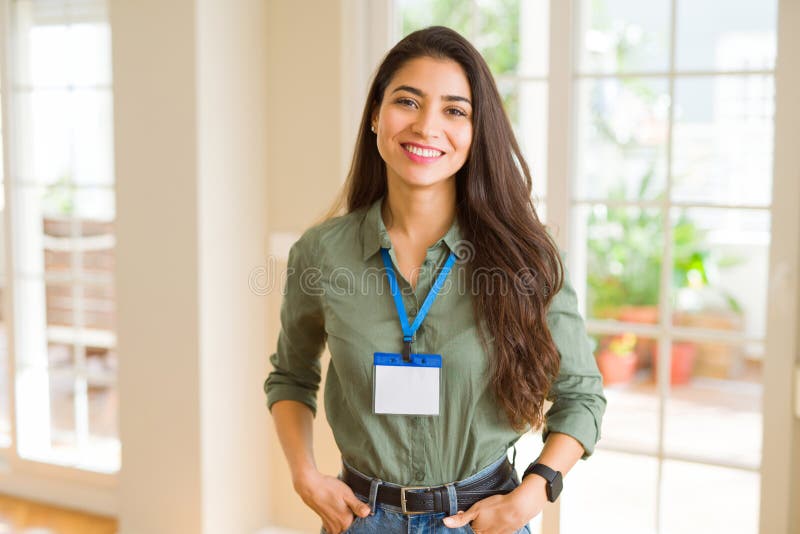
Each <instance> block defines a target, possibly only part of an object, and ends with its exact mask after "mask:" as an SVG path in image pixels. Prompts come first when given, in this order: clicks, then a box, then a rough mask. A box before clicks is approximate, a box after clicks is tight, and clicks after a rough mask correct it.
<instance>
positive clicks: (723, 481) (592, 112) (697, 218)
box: [394, 0, 777, 534]
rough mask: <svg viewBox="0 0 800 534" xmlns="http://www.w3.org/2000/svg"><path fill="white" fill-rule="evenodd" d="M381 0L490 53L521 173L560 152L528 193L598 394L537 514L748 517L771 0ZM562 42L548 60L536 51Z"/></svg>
mask: <svg viewBox="0 0 800 534" xmlns="http://www.w3.org/2000/svg"><path fill="white" fill-rule="evenodd" d="M394 5H395V15H396V19H395V20H396V21H397V24H396V35H395V37H396V38H400V37H401V36H402V35H405V34H407V33H409V32H410V31H412V30H414V29H417V28H420V27H424V26H427V25H431V24H443V25H447V26H450V27H453V28H454V29H456V30H458V31H460V32H462V34H464V35H465V36H466V37H468V38H469V39H470V40H471V41H472V42H473V43H474V44H475V45H476V47H477V48H478V49H479V50H481V52H482V53H484V54H485V57H486V58H487V60H488V62H489V63H490V67H491V68H492V70H493V72H494V74H495V77H496V80H497V82H498V85H499V86H500V87H501V90H502V91H503V93H504V95H506V99H505V103H506V111H507V112H508V113H509V115H510V116H511V118H512V121H513V122H514V125H515V128H516V130H517V133H518V135H519V136H520V137H521V138H522V142H523V146H524V150H525V153H526V157H527V159H528V162H529V164H531V165H532V167H533V169H534V182H535V183H536V182H537V177H539V178H542V177H544V176H545V171H546V170H547V169H546V168H545V167H546V165H545V162H547V161H548V160H553V161H555V159H557V158H560V157H562V154H563V155H564V158H563V159H564V160H565V161H563V162H560V164H559V166H556V167H553V166H552V165H551V167H550V168H551V169H553V168H565V169H568V171H565V172H564V173H563V175H560V176H555V175H554V176H547V177H546V178H547V181H549V182H550V183H549V186H547V187H543V184H542V180H541V179H540V180H539V181H538V183H537V186H538V188H537V191H536V193H538V194H539V195H541V196H542V197H544V198H545V200H546V202H545V207H546V210H547V215H548V219H549V220H550V221H551V223H553V222H555V223H556V224H558V225H559V227H558V228H557V231H559V232H560V233H561V234H562V237H564V239H563V243H564V245H565V247H566V248H567V252H568V256H567V258H568V259H567V265H568V268H569V270H570V276H571V279H572V281H573V283H574V285H575V286H576V288H577V290H578V293H579V295H581V296H582V297H583V301H582V302H581V307H582V310H581V311H582V313H583V314H584V316H585V317H586V318H587V328H588V330H589V333H590V335H591V337H592V339H593V340H594V341H595V345H596V352H595V355H596V357H597V360H598V366H599V367H600V369H601V372H602V373H603V375H604V380H605V383H606V393H607V396H608V399H609V408H608V411H607V414H606V418H605V420H604V428H603V438H602V440H601V441H600V443H599V444H598V448H597V452H596V453H595V457H593V458H592V459H591V460H590V461H589V462H586V463H581V464H579V466H578V468H577V469H575V471H574V472H573V473H570V475H569V477H568V480H567V485H568V486H569V490H568V491H567V492H565V494H564V496H563V497H562V499H561V511H562V513H561V514H560V522H559V521H554V522H547V521H546V522H545V523H546V524H544V525H542V524H537V525H535V527H536V528H537V529H541V531H543V532H544V533H545V534H555V533H556V532H560V533H563V534H577V533H580V532H588V531H591V532H595V533H598V534H600V533H606V532H608V533H612V532H613V533H615V534H618V533H625V532H630V533H636V534H646V533H653V534H668V533H669V534H671V533H684V532H694V531H703V532H728V533H732V534H753V533H755V532H757V531H758V516H759V509H758V503H759V500H760V493H759V492H760V471H761V465H762V450H761V436H762V406H763V403H764V391H763V387H762V371H763V363H764V358H765V354H764V346H765V341H766V340H765V335H766V328H765V321H766V312H767V307H768V305H769V303H768V302H767V299H766V294H767V291H766V289H767V280H768V274H767V273H768V257H769V256H768V254H769V247H770V244H771V232H770V224H771V191H772V153H773V139H772V136H773V130H774V121H773V114H774V66H775V49H776V11H777V5H776V2H774V1H770V2H767V3H763V2H755V1H753V0H737V1H736V2H733V3H731V2H724V3H723V2H719V1H713V0H700V1H693V2H688V1H686V0H659V1H657V2H648V3H642V2H635V1H631V0H591V1H590V0H575V1H573V2H537V1H531V0H507V1H504V0H495V1H490V0H483V1H481V0H462V1H453V0H450V1H446V0H429V1H422V0H417V1H412V0H402V1H401V0H396V1H395V3H394ZM549 11H552V14H551V15H550V16H548V12H549ZM551 22H552V24H553V25H552V26H551ZM526 40H529V42H528V44H526ZM526 47H529V48H526ZM515 48H517V51H516V52H515V51H514V49H515ZM569 49H572V50H573V55H572V57H568V56H566V55H564V56H563V57H564V58H566V59H568V62H569V64H570V69H569V73H568V74H565V75H563V76H562V75H560V74H556V70H557V69H556V68H555V67H556V65H551V66H549V67H548V65H547V59H548V57H549V55H548V50H550V51H559V50H569ZM498 51H504V53H503V54H500V53H498ZM531 54H532V56H531ZM526 57H538V58H539V61H538V62H534V63H536V64H537V65H538V66H537V67H535V68H528V67H526V66H525V65H527V63H526V60H525V58H526ZM498 58H501V59H498ZM502 58H512V59H510V60H506V59H502ZM558 67H559V68H561V67H562V66H561V65H558ZM537 84H538V85H537ZM534 88H536V89H534ZM533 94H538V95H539V96H537V97H532V96H530V95H533ZM564 94H568V95H571V96H570V98H567V99H563V98H560V97H561V95H564ZM548 95H549V98H548ZM548 116H549V117H565V118H571V119H564V121H563V123H564V124H563V125H561V126H559V125H553V124H549V125H548V124H547V121H546V118H547V117H548ZM559 128H561V129H564V128H566V129H567V130H566V131H567V134H568V135H565V136H564V141H563V143H566V146H562V144H563V143H562V141H561V140H560V139H559V138H558V136H552V135H551V134H552V132H554V131H557V132H560V131H561V130H559ZM567 159H568V160H569V161H566V160H567ZM562 164H563V166H562ZM556 189H558V190H559V191H566V193H567V194H566V197H565V202H564V203H559V202H557V201H555V200H556V199H553V195H551V196H550V197H549V198H548V197H547V196H546V191H550V192H553V191H555V190H556ZM533 446H534V447H535V448H537V449H538V445H535V444H534V445H533ZM711 488H713V491H712V489H711ZM711 495H713V496H714V498H711ZM730 509H735V510H736V511H737V513H736V514H730V513H728V511H729V510H730Z"/></svg>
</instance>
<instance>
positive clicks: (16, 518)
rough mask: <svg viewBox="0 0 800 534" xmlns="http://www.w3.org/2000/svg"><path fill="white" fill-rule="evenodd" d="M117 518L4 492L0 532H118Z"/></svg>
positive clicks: (15, 533)
mask: <svg viewBox="0 0 800 534" xmlns="http://www.w3.org/2000/svg"><path fill="white" fill-rule="evenodd" d="M116 532H117V521H116V520H114V519H113V518H108V517H101V516H96V515H90V514H85V513H81V512H75V511H72V510H66V509H64V508H59V507H54V506H47V505H44V504H40V503H35V502H31V501H25V500H22V499H17V498H13V497H9V496H7V495H0V534H116Z"/></svg>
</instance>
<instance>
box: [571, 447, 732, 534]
mask: <svg viewBox="0 0 800 534" xmlns="http://www.w3.org/2000/svg"><path fill="white" fill-rule="evenodd" d="M576 467H579V469H574V470H573V471H570V472H569V475H567V479H566V480H565V482H564V484H565V490H564V493H563V494H562V497H561V498H560V500H561V530H560V534H586V533H591V534H655V532H656V530H655V523H656V502H657V499H656V487H657V485H658V482H657V476H658V460H656V459H655V458H649V457H646V456H638V455H635V454H623V453H618V452H610V451H604V450H596V451H595V453H594V454H593V455H592V458H591V459H590V460H589V461H587V462H581V464H580V466H576ZM567 488H569V489H567ZM689 532H695V531H694V530H685V531H683V532H682V534H686V533H689ZM707 532H716V531H707Z"/></svg>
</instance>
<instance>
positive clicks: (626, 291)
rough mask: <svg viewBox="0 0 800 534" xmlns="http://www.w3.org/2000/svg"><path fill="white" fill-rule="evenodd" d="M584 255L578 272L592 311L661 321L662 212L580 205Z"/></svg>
mask: <svg viewBox="0 0 800 534" xmlns="http://www.w3.org/2000/svg"><path fill="white" fill-rule="evenodd" d="M574 214H575V217H576V220H575V225H574V228H575V231H576V237H577V239H576V243H577V245H578V246H580V247H585V248H582V250H577V251H576V252H577V253H578V257H576V258H575V259H574V260H573V261H572V262H571V264H570V265H571V266H572V269H573V270H574V272H573V278H574V279H576V280H578V281H579V283H580V282H582V281H583V280H585V281H586V282H585V283H586V287H585V291H584V290H582V288H580V287H579V291H578V294H579V295H585V296H586V299H587V300H586V316H588V317H590V318H597V319H611V320H618V321H625V322H635V323H656V322H658V298H659V294H660V276H661V258H662V246H663V242H662V239H663V237H662V236H663V231H662V224H663V223H662V215H661V212H660V211H659V210H656V209H640V208H629V207H609V206H604V205H601V204H597V205H593V206H579V207H577V208H576V209H575V210H574Z"/></svg>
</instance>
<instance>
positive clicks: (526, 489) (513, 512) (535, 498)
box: [444, 477, 547, 534]
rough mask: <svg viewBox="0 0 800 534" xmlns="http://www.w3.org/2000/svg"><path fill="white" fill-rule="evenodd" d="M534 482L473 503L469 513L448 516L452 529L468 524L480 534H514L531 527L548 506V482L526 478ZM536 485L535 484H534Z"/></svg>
mask: <svg viewBox="0 0 800 534" xmlns="http://www.w3.org/2000/svg"><path fill="white" fill-rule="evenodd" d="M526 478H528V479H540V480H541V481H542V484H540V483H538V480H536V481H534V480H531V481H530V482H531V483H528V481H527V480H526V484H523V485H521V486H519V487H517V488H516V489H515V490H514V491H512V492H511V493H509V494H507V495H493V496H491V497H487V498H486V499H483V500H481V501H478V502H476V503H475V504H473V505H472V506H471V507H470V509H469V510H467V511H466V512H461V511H459V512H458V514H456V515H453V516H450V517H445V518H444V524H445V526H446V527H449V528H458V527H463V526H464V525H466V524H468V523H472V524H471V525H470V526H471V527H472V530H474V531H475V533H476V534H510V533H514V532H517V531H518V530H519V529H521V528H522V527H524V526H525V525H527V524H528V522H529V521H530V520H531V519H533V518H534V517H536V516H537V515H539V513H540V512H541V511H542V509H543V508H544V506H545V504H546V503H547V495H546V493H545V490H544V484H543V482H544V479H541V478H540V477H526ZM534 482H535V483H534Z"/></svg>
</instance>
